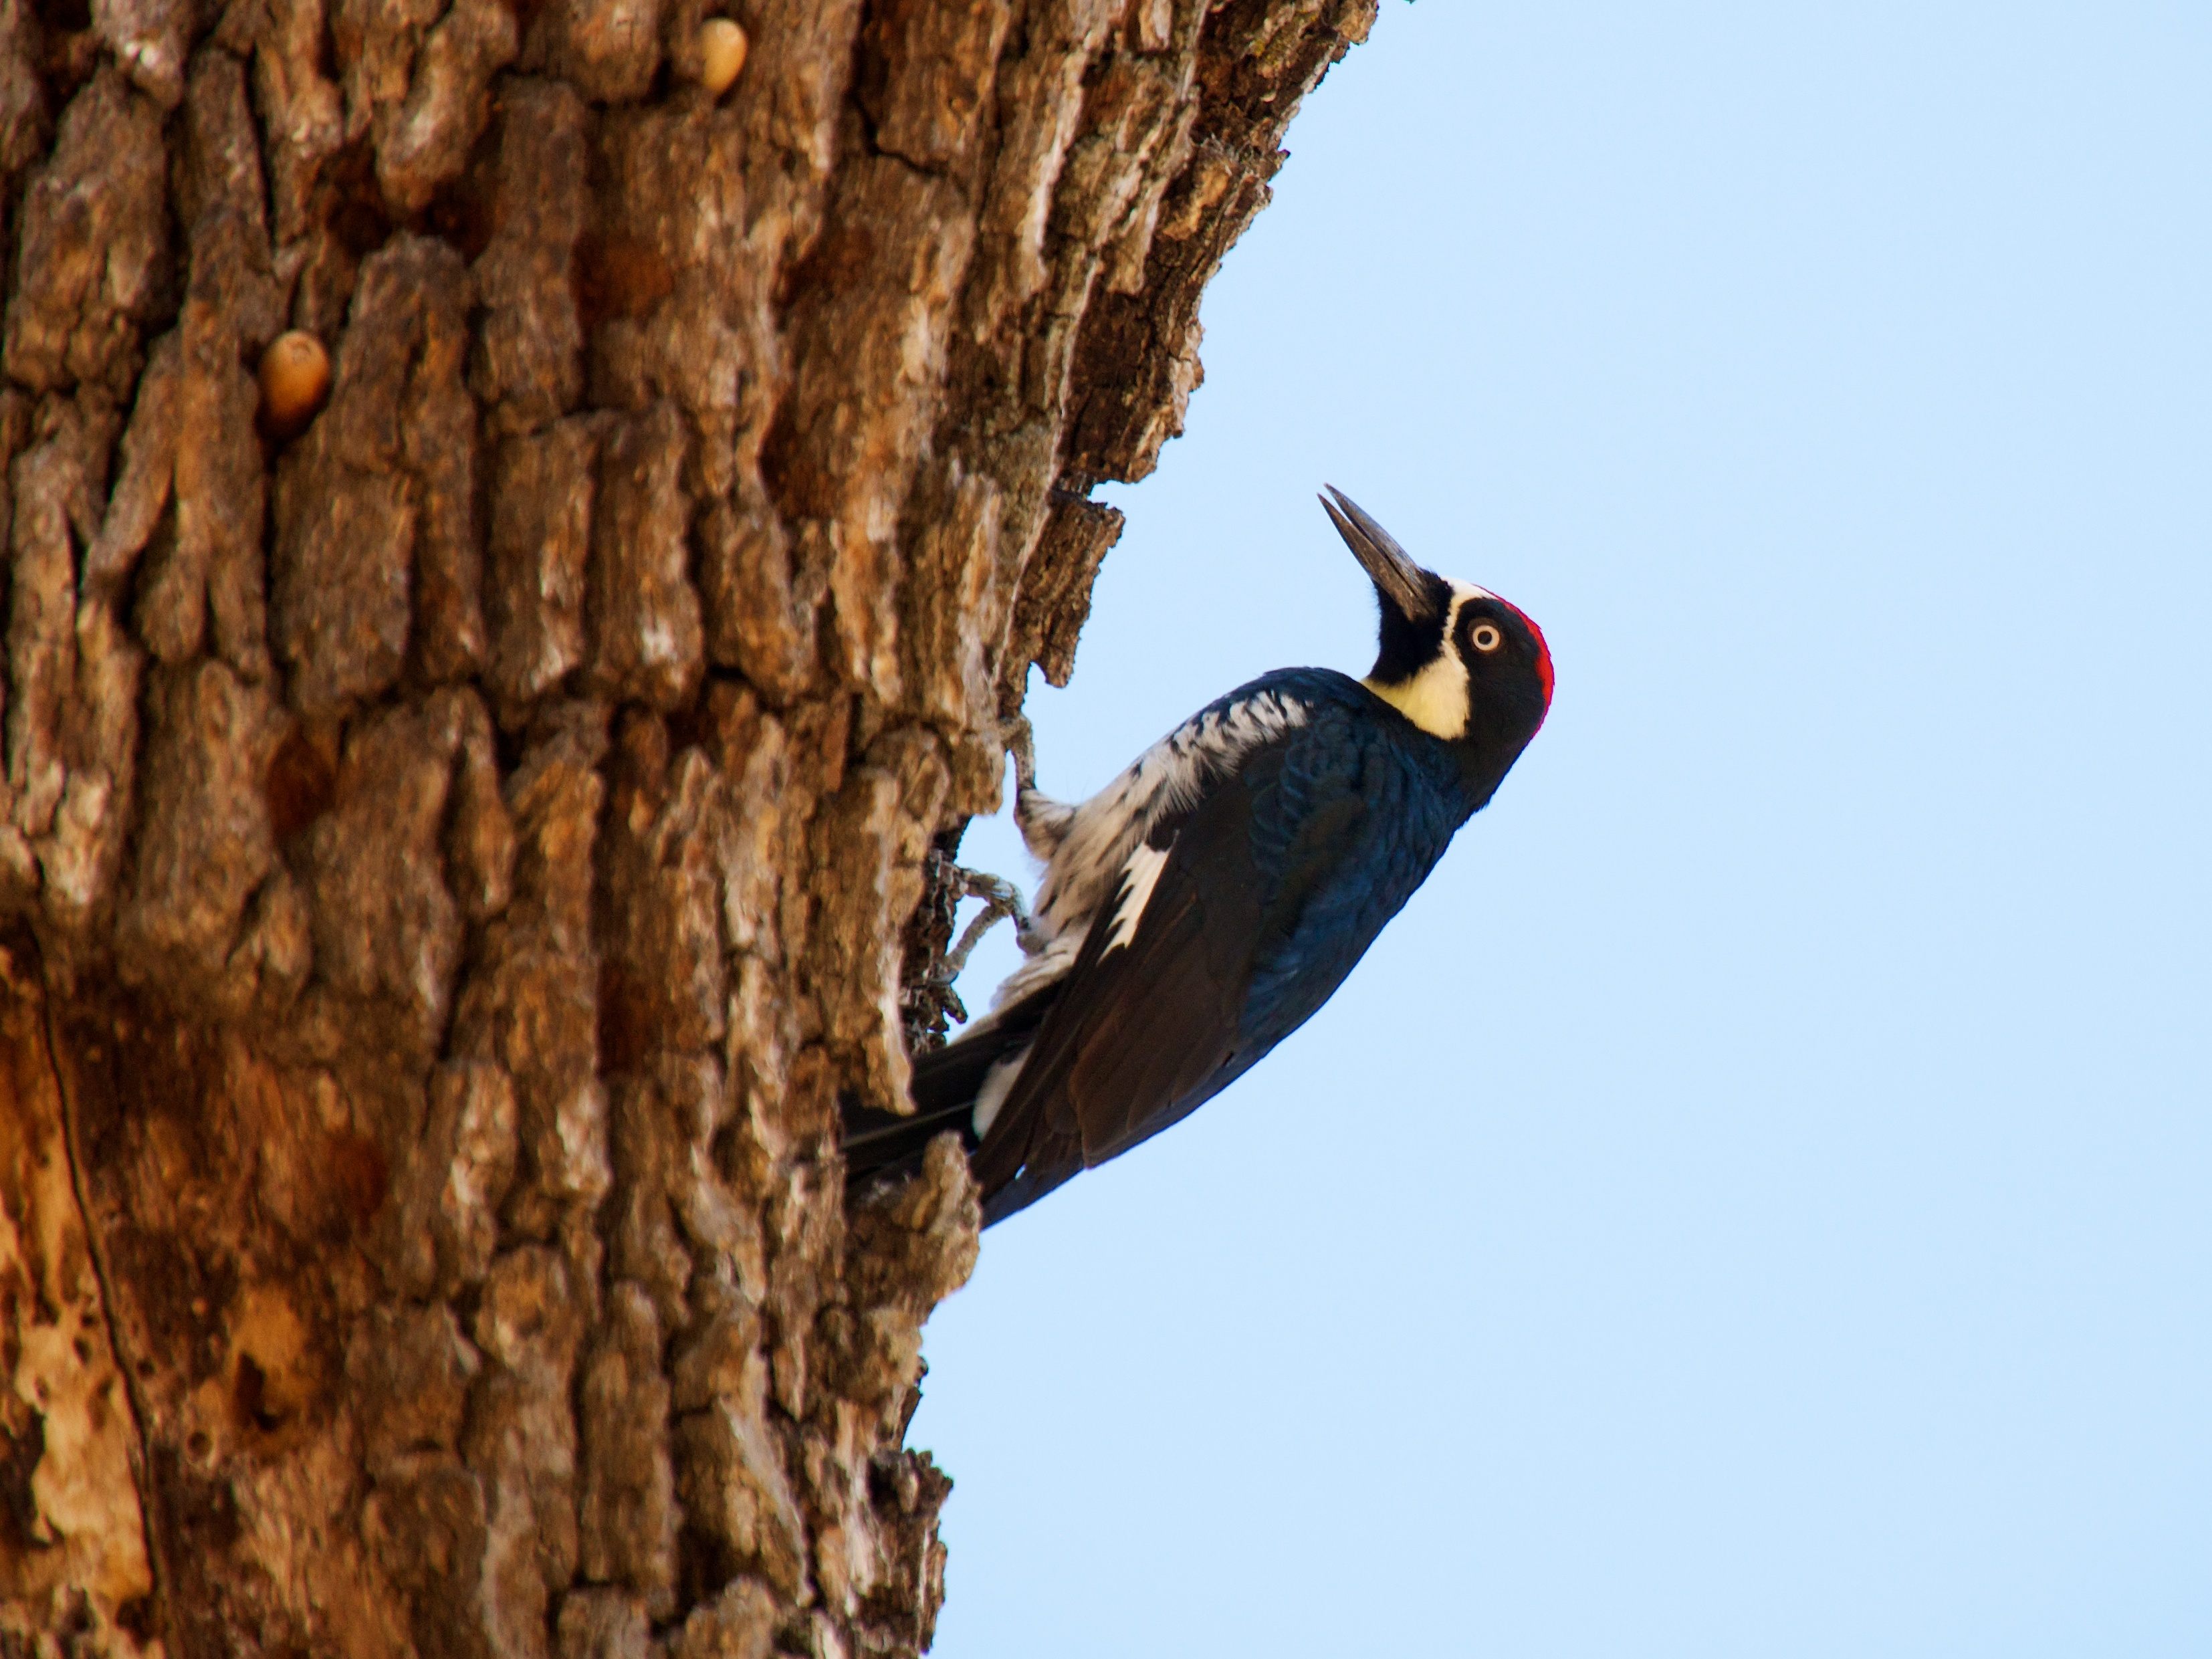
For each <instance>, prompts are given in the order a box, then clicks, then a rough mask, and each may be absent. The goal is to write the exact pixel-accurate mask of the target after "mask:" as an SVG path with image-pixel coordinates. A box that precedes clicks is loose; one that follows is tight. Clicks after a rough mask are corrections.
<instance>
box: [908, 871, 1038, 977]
mask: <svg viewBox="0 0 2212 1659" xmlns="http://www.w3.org/2000/svg"><path fill="white" fill-rule="evenodd" d="M953 870H954V873H955V874H957V876H958V877H959V878H960V890H961V892H962V894H963V896H966V897H968V898H976V899H981V900H982V901H983V908H982V911H981V914H980V915H977V916H976V918H975V920H974V921H971V922H969V924H968V926H967V927H964V928H963V929H962V930H961V933H960V942H959V943H958V944H957V945H954V946H953V947H952V948H951V950H950V951H946V952H945V960H944V962H943V963H941V964H940V965H939V968H938V970H937V972H936V973H935V974H934V975H933V976H932V977H933V979H934V980H935V981H937V982H938V983H939V984H944V985H950V984H951V982H952V981H954V980H956V979H957V978H959V977H960V970H961V969H963V968H965V967H966V966H967V965H968V958H969V957H970V956H972V955H974V954H975V947H976V946H977V945H980V944H981V943H982V941H983V935H984V934H986V933H989V932H990V931H991V929H992V928H994V927H997V926H998V925H999V923H1000V922H1002V921H1006V920H1008V919H1009V918H1011V919H1012V921H1013V924H1014V942H1015V943H1016V944H1017V945H1020V946H1021V948H1022V954H1023V955H1024V956H1025V957H1033V956H1035V955H1036V953H1037V952H1038V951H1041V950H1042V949H1043V948H1044V940H1043V939H1042V938H1040V937H1039V936H1038V934H1037V931H1036V921H1035V920H1034V919H1033V918H1032V917H1031V916H1030V908H1029V905H1028V904H1027V903H1026V902H1024V900H1023V898H1022V890H1021V889H1020V888H1018V887H1017V886H1015V885H1014V884H1013V883H1012V882H1011V881H1008V880H1007V879H1006V878H1005V877H1004V876H994V875H990V874H987V873H986V872H983V871H981V870H969V869H965V868H963V867H962V866H958V865H956V866H953Z"/></svg>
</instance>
